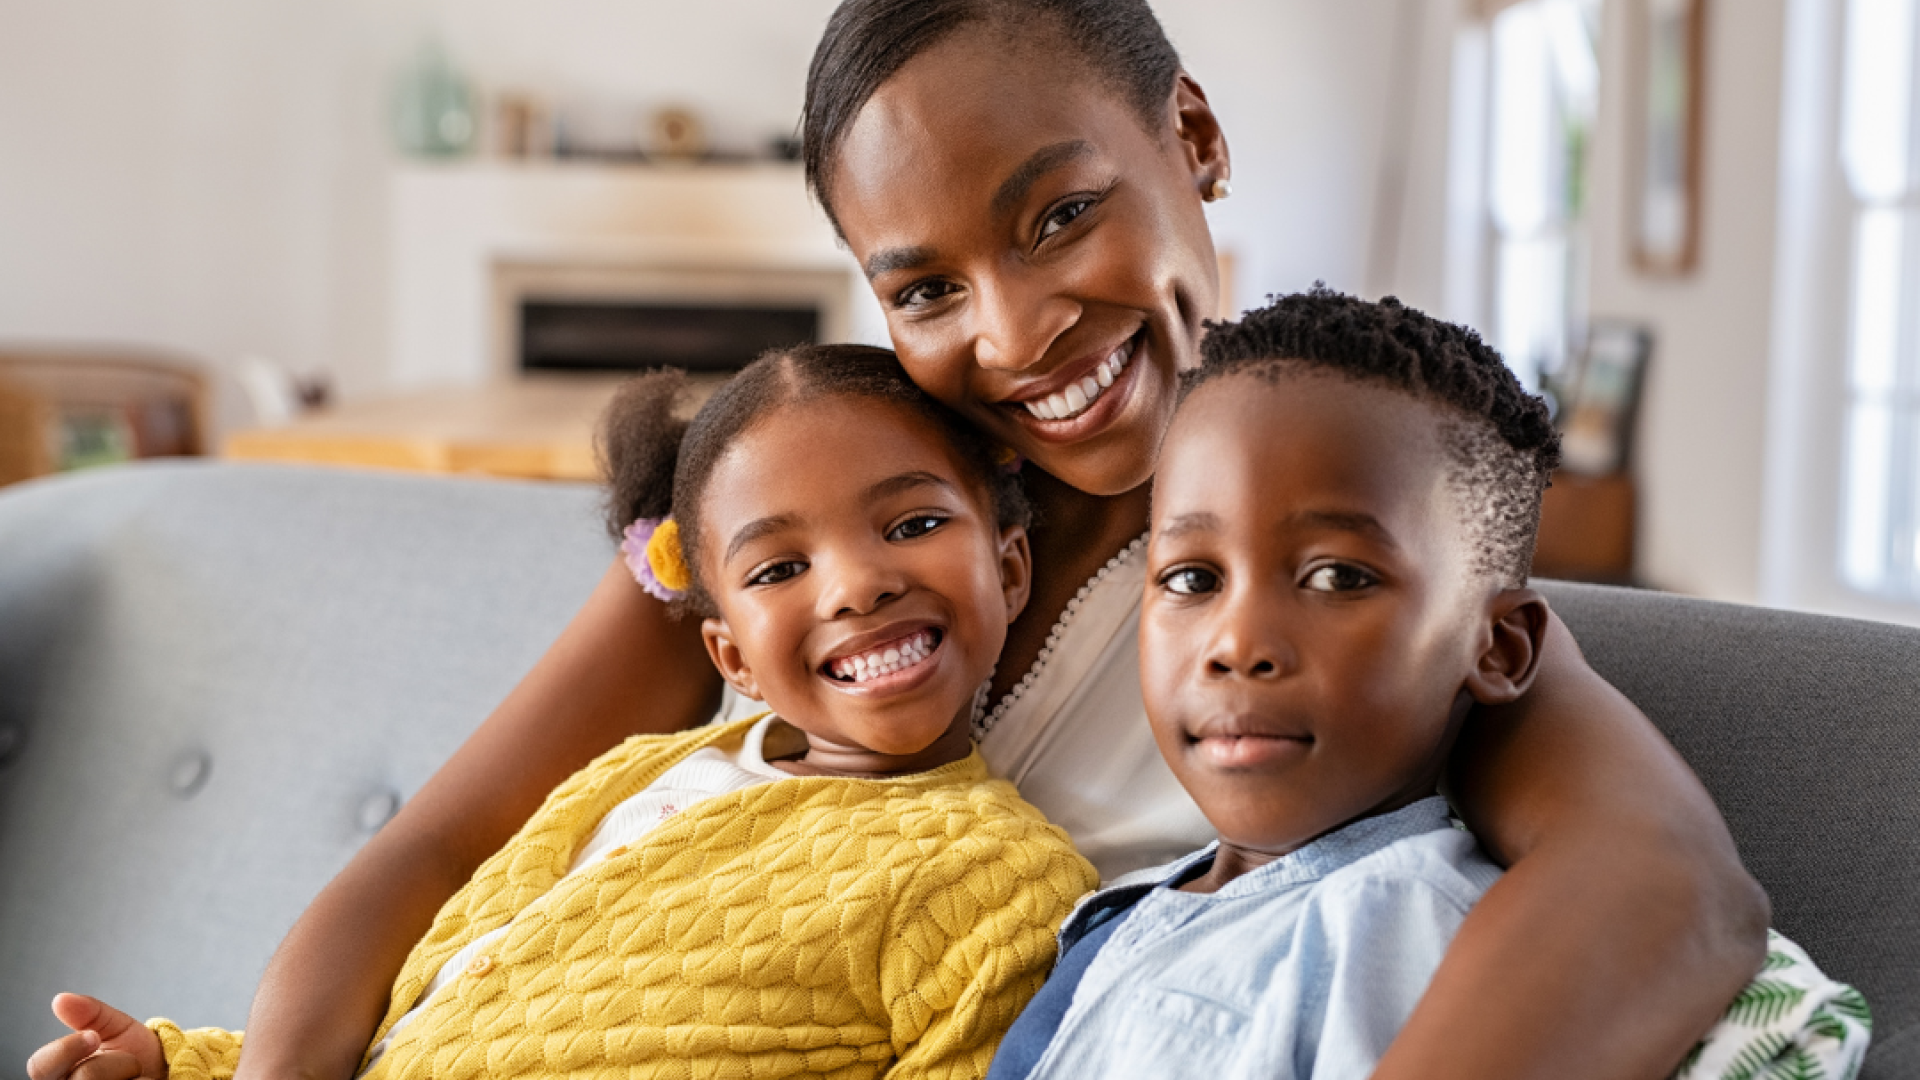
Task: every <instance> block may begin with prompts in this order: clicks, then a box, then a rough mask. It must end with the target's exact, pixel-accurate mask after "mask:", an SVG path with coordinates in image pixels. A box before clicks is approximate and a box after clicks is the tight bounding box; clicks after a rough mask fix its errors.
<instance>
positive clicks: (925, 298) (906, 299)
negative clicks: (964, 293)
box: [893, 278, 958, 309]
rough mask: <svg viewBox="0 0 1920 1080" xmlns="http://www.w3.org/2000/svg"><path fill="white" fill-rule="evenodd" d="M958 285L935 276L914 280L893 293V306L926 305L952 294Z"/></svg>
mask: <svg viewBox="0 0 1920 1080" xmlns="http://www.w3.org/2000/svg"><path fill="white" fill-rule="evenodd" d="M957 289H958V286H956V285H954V283H953V282H951V281H941V280H939V279H937V278H935V279H931V280H928V281H916V282H914V283H913V284H911V285H909V286H907V287H906V288H904V289H902V290H900V291H899V292H898V293H895V294H894V297H893V306H894V307H897V308H909V309H911V308H917V307H926V306H927V305H929V304H932V303H934V302H935V301H938V300H944V299H946V298H947V297H948V296H950V295H952V294H953V293H954V292H955V291H956V290H957Z"/></svg>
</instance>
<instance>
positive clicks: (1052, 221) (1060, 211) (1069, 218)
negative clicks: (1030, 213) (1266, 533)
mask: <svg viewBox="0 0 1920 1080" xmlns="http://www.w3.org/2000/svg"><path fill="white" fill-rule="evenodd" d="M1092 208H1093V200H1092V199H1085V198H1082V199H1073V200H1070V201H1068V202H1065V203H1062V204H1060V205H1059V206H1056V207H1054V208H1053V209H1052V210H1051V211H1049V212H1048V214H1047V216H1046V217H1044V218H1042V219H1041V220H1040V239H1042V240H1045V239H1046V238H1047V237H1049V236H1052V235H1053V234H1054V233H1057V232H1059V231H1060V230H1061V229H1064V228H1066V227H1067V226H1069V225H1071V224H1073V222H1074V219H1075V218H1078V217H1079V216H1080V215H1081V214H1084V213H1086V212H1087V211H1088V210H1091V209H1092Z"/></svg>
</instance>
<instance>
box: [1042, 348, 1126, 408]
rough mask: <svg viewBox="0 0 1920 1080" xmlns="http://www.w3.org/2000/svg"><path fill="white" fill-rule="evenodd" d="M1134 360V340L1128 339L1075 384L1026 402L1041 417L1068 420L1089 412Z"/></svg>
mask: <svg viewBox="0 0 1920 1080" xmlns="http://www.w3.org/2000/svg"><path fill="white" fill-rule="evenodd" d="M1132 359H1133V343H1132V342H1128V343H1127V344H1125V345H1122V346H1121V347H1119V348H1118V349H1115V350H1113V355H1111V356H1109V357H1107V358H1106V360H1104V361H1102V362H1101V364H1100V366H1099V367H1097V368H1094V369H1093V374H1091V375H1088V376H1086V377H1084V378H1082V379H1081V380H1080V381H1079V382H1077V383H1073V384H1072V385H1070V386H1068V387H1067V388H1066V389H1065V390H1062V391H1060V392H1059V393H1057V394H1049V395H1047V396H1046V397H1044V398H1042V399H1040V400H1039V401H1028V402H1025V403H1024V404H1025V405H1026V407H1027V411H1028V412H1029V413H1032V414H1033V416H1034V417H1035V418H1037V419H1040V420H1066V419H1069V418H1071V417H1074V416H1078V415H1079V414H1081V413H1083V412H1085V411H1086V409H1087V407H1088V406H1089V405H1092V404H1093V403H1094V402H1096V401H1099V400H1100V395H1101V394H1102V393H1104V392H1105V391H1106V389H1107V388H1108V387H1110V386H1112V385H1113V381H1114V380H1115V379H1117V378H1119V377H1120V373H1121V372H1123V371H1125V370H1127V364H1128V363H1129V362H1131V361H1132Z"/></svg>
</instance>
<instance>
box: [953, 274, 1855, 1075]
mask: <svg viewBox="0 0 1920 1080" xmlns="http://www.w3.org/2000/svg"><path fill="white" fill-rule="evenodd" d="M1203 351H1204V360H1203V363H1202V366H1201V367H1200V368H1199V369H1198V370H1196V371H1193V372H1190V373H1188V374H1187V376H1186V377H1185V379H1184V381H1183V384H1182V387H1181V390H1182V404H1181V407H1180V410H1179V412H1178V413H1177V415H1176V417H1175V419H1174V422H1173V425H1172V427H1171V428H1170V429H1169V431H1168V434H1167V438H1166V443H1165V446H1164V449H1163V453H1162V458H1161V463H1160V470H1159V473H1158V476H1157V479H1156V483H1155V489H1154V507H1153V519H1152V533H1151V541H1150V544H1151V547H1150V550H1149V555H1148V566H1147V594H1146V599H1145V602H1144V604H1143V606H1142V609H1141V623H1140V650H1141V673H1142V680H1143V684H1144V691H1145V698H1146V705H1147V713H1148V716H1149V718H1150V720H1151V723H1152V725H1153V730H1154V735H1155V738H1156V739H1157V740H1158V742H1159V745H1160V750H1161V752H1162V753H1163V754H1164V755H1165V756H1166V759H1167V761H1168V762H1169V764H1170V765H1171V766H1172V768H1173V771H1174V773H1175V774H1176V775H1177V776H1178V777H1179V779H1180V781H1181V783H1182V784H1183V785H1185V787H1186V789H1187V791H1188V792H1189V793H1190V794H1191V795H1192V796H1193V798H1194V800H1195V801H1196V802H1197V803H1198V804H1199V806H1200V808H1201V810H1202V811H1203V812H1204V813H1205V814H1206V815H1207V818H1208V819H1209V820H1210V821H1211V822H1212V823H1213V825H1214V827H1215V828H1216V829H1218V830H1219V833H1220V839H1219V842H1218V843H1217V844H1215V845H1213V846H1212V847H1209V848H1207V849H1206V850H1204V851H1201V852H1197V853H1195V854H1194V855H1191V856H1188V857H1187V858H1185V859H1182V860H1180V861H1178V862H1175V863H1173V864H1171V865H1170V866H1167V867H1162V868H1159V869H1156V870H1147V871H1142V872H1140V873H1138V874H1134V875H1130V876H1129V877H1127V878H1123V879H1121V880H1119V881H1117V882H1115V883H1114V884H1113V885H1112V886H1110V887H1109V888H1107V889H1106V890H1104V891H1102V892H1100V893H1098V894H1096V895H1095V896H1094V897H1093V898H1091V899H1090V900H1089V901H1086V902H1084V903H1083V904H1082V905H1081V907H1080V908H1079V909H1078V910H1077V911H1076V912H1075V914H1074V915H1073V916H1072V917H1071V918H1069V920H1068V922H1067V924H1066V926H1065V927H1064V928H1063V930H1062V932H1061V959H1060V961H1059V963H1058V966H1057V967H1056V968H1055V971H1054V974H1053V977H1052V979H1051V980H1050V981H1049V982H1048V984H1047V985H1046V987H1045V988H1044V989H1043V990H1042V991H1041V993H1040V995H1039V996H1037V997H1036V998H1035V999H1034V1000H1033V1002H1032V1003H1031V1004H1030V1005H1029V1006H1028V1008H1027V1010H1026V1012H1025V1013H1023V1014H1022V1016H1021V1017H1020V1019H1019V1020H1018V1021H1017V1022H1016V1023H1015V1025H1014V1027H1013V1029H1012V1031H1011V1032H1010V1033H1009V1034H1008V1037H1007V1039H1006V1041H1005V1042H1004V1043H1003V1044H1002V1046H1001V1050H1000V1053H999V1055H998V1057H997V1058H996V1059H995V1061H994V1068H993V1071H992V1073H991V1080H1021V1078H1028V1077H1031V1078H1034V1080H1039V1078H1043V1077H1046V1078H1051V1077H1084V1076H1099V1077H1103V1078H1108V1080H1115V1078H1125V1077H1168V1076H1194V1077H1205V1078H1206V1080H1237V1078H1240V1077H1247V1078H1252V1077H1262V1078H1273V1077H1307V1076H1312V1077H1316V1078H1326V1077H1355V1078H1359V1077H1365V1076H1367V1075H1369V1074H1370V1073H1371V1072H1372V1071H1373V1069H1374V1066H1375V1064H1376V1063H1377V1062H1378V1061H1379V1059H1380V1057H1381V1055H1382V1054H1383V1053H1384V1052H1385V1050H1386V1048H1387V1045H1388V1044H1389V1043H1390V1042H1391V1041H1392V1039H1393V1037H1394V1035H1395V1033H1396V1032H1398V1031H1399V1029H1400V1027H1401V1026H1402V1025H1404V1024H1405V1023H1406V1022H1407V1019H1408V1017H1409V1015H1410V1014H1411V1013H1412V1011H1413V1008H1414V1005H1415V1003H1416V1002H1417V1001H1418V1000H1419V998H1420V996H1421V994H1422V993H1423V992H1424V991H1425V989H1426V986H1427V983H1428V981H1429V980H1430V979H1431V978H1432V975H1433V973H1434V970H1435V969H1436V968H1437V967H1438V965H1439V962H1440V958H1441V955H1442V954H1443V953H1444V952H1445V950H1446V948H1447V944H1448V942H1449V940H1450V939H1451V938H1452V937H1453V935H1454V933H1455V931H1456V930H1457V929H1458V928H1459V926H1460V924H1461V922H1462V920H1463V919H1464V918H1465V916H1466V913H1467V910H1468V909H1469V908H1470V907H1471V906H1472V905H1473V904H1474V902H1475V901H1476V900H1477V899H1478V898H1479V896H1480V895H1481V893H1483V892H1484V891H1486V889H1487V888H1488V887H1489V886H1491V885H1492V884H1493V882H1494V881H1495V879H1496V878H1497V877H1498V876H1499V870H1498V869H1497V868H1496V867H1495V866H1494V865H1493V864H1492V863H1491V862H1489V861H1488V860H1487V858H1486V857H1485V856H1484V855H1483V854H1482V853H1481V852H1480V851H1479V850H1478V848H1477V847H1476V846H1475V844H1474V840H1473V837H1472V836H1470V835H1469V834H1467V833H1466V832H1464V831H1462V830H1460V829H1457V828H1455V827H1453V826H1452V825H1451V824H1450V822H1449V818H1448V811H1447V804H1446V802H1445V801H1444V800H1443V799H1441V798H1440V797H1439V796H1438V791H1437V785H1438V783H1439V780H1440V776H1441V772H1442V769H1443V766H1444V764H1445V762H1446V759H1447V754H1448V751H1449V749H1450V747H1451V746H1452V743H1453V741H1454V738H1455V735H1456V734H1457V732H1458V730H1459V727H1460V724H1461V722H1462V720H1463V719H1464V718H1465V716H1466V714H1467V712H1468V710H1469V709H1470V708H1471V707H1472V706H1473V705H1474V704H1475V703H1476V702H1477V703H1481V704H1495V703H1500V702H1506V701H1511V700H1513V699H1514V698H1515V697H1518V696H1519V695H1520V694H1522V693H1524V692H1525V691H1526V689H1527V687H1528V684H1529V683H1530V682H1531V681H1532V679H1533V676H1534V671H1535V665H1536V660H1537V657H1538V655H1539V652H1540V647H1541V642H1542V638H1543V635H1544V632H1545V630H1546V626H1547V606H1546V603H1545V601H1544V600H1542V599H1541V597H1540V596H1539V594H1537V593H1535V592H1533V591H1532V590H1530V589H1527V588H1526V587H1525V585H1526V581H1527V573H1528V568H1529V564H1530V562H1531V560H1532V553H1533V542H1534V534H1535V530H1536V527H1537V523H1538V519H1539V510H1540V495H1541V492H1542V491H1543V490H1544V489H1545V487H1546V485H1547V479H1548V475H1549V473H1550V472H1551V470H1552V469H1553V467H1554V465H1555V463H1556V461H1557V459H1558V439H1557V437H1556V436H1555V434H1554V431H1553V428H1552V426H1551V424H1550V423H1549V420H1548V416H1547V412H1546V409H1545V407H1544V406H1543V405H1542V404H1541V403H1540V402H1539V400H1538V399H1535V398H1533V397H1530V396H1529V395H1527V394H1526V393H1525V392H1524V391H1523V390H1521V388H1520V386H1519V384H1518V383H1517V382H1516V381H1515V380H1514V378H1513V377H1512V375H1510V374H1509V373H1508V372H1507V370H1506V368H1505V367H1504V366H1503V365H1502V364H1501V362H1500V359H1499V357H1498V356H1497V355H1496V354H1495V353H1494V352H1493V351H1492V350H1491V349H1489V348H1487V347H1486V346H1485V345H1483V344H1482V343H1481V342H1480V341H1479V339H1478V338H1477V337H1475V336H1474V335H1473V334H1472V333H1471V332H1469V331H1465V330H1462V329H1460V328H1457V327H1453V326H1449V325H1446V324H1443V323H1439V322H1436V321H1435V320H1432V319H1429V318H1427V317H1425V316H1423V315H1421V314H1419V313H1418V312H1414V311H1411V310H1409V309H1407V308H1405V307H1403V306H1401V305H1400V304H1398V303H1397V302H1395V301H1392V300H1388V301H1385V302H1383V303H1380V304H1370V303H1364V302H1362V301H1358V300H1354V299H1351V298H1348V297H1343V296H1339V295H1336V294H1333V293H1330V292H1328V291H1326V290H1324V289H1321V290H1316V291H1314V292H1312V293H1309V294H1305V295H1298V296H1289V297H1285V298H1282V299H1280V300H1278V301H1276V302H1274V303H1273V304H1272V305H1270V306H1269V307H1267V308H1266V309H1264V310H1261V311H1256V312H1253V313H1250V314H1249V315H1248V316H1247V317H1246V318H1245V319H1244V320H1243V321H1241V322H1240V323H1238V324H1233V325H1227V326H1222V327H1216V328H1215V329H1214V330H1213V332H1212V334H1211V335H1210V336H1209V337H1208V339H1207V340H1206V343H1205V345H1204V346H1203ZM1776 949H1786V950H1792V952H1793V953H1794V954H1797V955H1795V956H1793V957H1783V958H1785V959H1790V960H1793V961H1798V960H1803V959H1804V955H1803V954H1798V950H1797V949H1795V948H1794V947H1793V946H1791V945H1790V944H1787V943H1785V942H1784V941H1777V943H1776ZM1769 963H1770V966H1777V965H1773V958H1770V960H1769ZM1805 970H1807V971H1811V970H1812V969H1811V965H1810V964H1808V965H1806V968H1805ZM1812 976H1813V977H1814V978H1817V977H1818V973H1817V972H1812ZM1822 993H1824V994H1825V995H1826V996H1825V997H1819V996H1818V995H1816V994H1815V993H1813V992H1810V991H1803V992H1801V996H1800V997H1797V998H1795V1003H1796V1005H1795V1012H1796V1014H1799V1013H1802V1012H1810V1010H1812V1009H1813V1008H1814V1007H1815V1006H1816V1005H1817V1004H1819V1003H1820V1002H1822V1001H1825V1002H1828V1003H1831V1004H1834V1005H1835V1010H1832V1011H1831V1012H1832V1014H1833V1015H1832V1018H1833V1020H1834V1023H1835V1024H1836V1025H1839V1024H1842V1022H1843V1021H1849V1017H1850V1014H1848V1013H1847V1012H1846V1010H1847V1008H1851V1007H1852V1006H1853V1005H1854V1004H1855V1003H1858V995H1857V994H1853V992H1852V991H1851V990H1849V989H1847V988H1844V987H1839V986H1838V985H1837V984H1830V983H1829V984H1825V988H1824V989H1823V990H1822ZM1845 995H1852V996H1851V998H1846V997H1845ZM1857 1012H1858V1013H1859V1014H1860V1015H1861V1016H1864V1003H1859V1004H1858V1009H1857ZM1780 1019H1787V1018H1785V1017H1781V1018H1780ZM1800 1024H1808V1025H1809V1026H1808V1030H1809V1031H1811V1030H1812V1027H1813V1025H1812V1024H1811V1023H1810V1021H1809V1019H1808V1017H1806V1016H1799V1017H1798V1018H1797V1019H1794V1020H1793V1021H1792V1023H1790V1024H1788V1025H1787V1026H1786V1028H1785V1029H1786V1030H1788V1031H1792V1030H1794V1028H1795V1027H1796V1026H1798V1025H1800ZM1830 1030H1831V1029H1830ZM1807 1037H1808V1038H1809V1039H1812V1040H1814V1041H1816V1042H1819V1041H1820V1038H1819V1037H1817V1036H1814V1035H1808V1036H1807ZM1716 1038H1717V1041H1716V1043H1715V1044H1714V1045H1715V1048H1716V1049H1719V1050H1726V1051H1727V1052H1728V1053H1733V1052H1737V1051H1739V1050H1741V1049H1743V1047H1742V1043H1743V1042H1744V1040H1741V1039H1738V1038H1735V1037H1732V1036H1729V1037H1728V1038H1726V1039H1718V1037H1717V1036H1716ZM1779 1042H1780V1044H1779V1045H1774V1046H1773V1047H1772V1050H1771V1051H1770V1052H1769V1053H1770V1054H1772V1053H1779V1052H1785V1051H1786V1050H1787V1043H1788V1040H1787V1039H1786V1038H1781V1039H1780V1041H1779ZM1865 1042H1866V1040H1865V1029H1864V1027H1863V1026H1861V1025H1860V1024H1859V1023H1857V1022H1855V1023H1853V1025H1852V1027H1851V1028H1850V1029H1848V1030H1845V1031H1842V1032H1841V1034H1840V1037H1838V1038H1826V1039H1825V1040H1824V1042H1821V1046H1820V1049H1822V1050H1823V1051H1825V1053H1823V1055H1822V1063H1824V1064H1826V1065H1827V1066H1829V1067H1828V1069H1827V1071H1826V1072H1825V1073H1824V1075H1828V1076H1844V1075H1849V1074H1850V1071H1851V1069H1852V1068H1857V1067H1858V1062H1859V1060H1860V1057H1861V1055H1863V1054H1864V1051H1865ZM1801 1049H1804V1047H1801ZM1709 1056H1711V1055H1709ZM1695 1057H1696V1059H1698V1058H1700V1057H1701V1054H1700V1053H1699V1052H1698V1051H1696V1054H1695ZM1701 1064H1704V1063H1703V1062H1701V1061H1698V1060H1696V1061H1691V1062H1689V1063H1688V1067H1689V1068H1692V1067H1696V1066H1699V1065H1701ZM1701 1075H1718V1070H1716V1071H1715V1072H1714V1073H1711V1074H1701Z"/></svg>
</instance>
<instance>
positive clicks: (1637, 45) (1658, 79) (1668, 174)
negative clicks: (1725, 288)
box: [1628, 0, 1707, 274]
mask: <svg viewBox="0 0 1920 1080" xmlns="http://www.w3.org/2000/svg"><path fill="white" fill-rule="evenodd" d="M1632 7H1633V9H1634V16H1635V18H1634V19H1633V23H1634V25H1633V30H1632V33H1633V36H1634V41H1633V45H1634V48H1633V50H1632V52H1633V56H1634V58H1635V61H1636V65H1635V66H1636V68H1637V71H1636V73H1635V83H1636V89H1637V95H1636V100H1635V102H1634V106H1633V117H1634V121H1635V123H1634V130H1633V143H1634V149H1635V154H1634V156H1633V164H1632V168H1633V170H1634V175H1633V178H1632V184H1631V190H1632V191H1633V192H1634V194H1635V199H1634V202H1633V206H1632V208H1631V213H1630V214H1629V217H1628V220H1629V222H1630V226H1629V227H1630V229H1631V230H1632V236H1631V248H1632V251H1633V261H1634V265H1635V266H1636V267H1637V268H1638V269H1639V270H1640V271H1641V272H1643V273H1648V274H1685V273H1688V272H1690V271H1692V270H1693V269H1694V267H1695V266H1696V265H1698V263H1699V258H1700V214H1701V207H1700V167H1701V131H1700V125H1701V117H1702V115H1703V110H1702V107H1701V106H1702V98H1703V96H1704V90H1705V79H1704V71H1703V68H1704V65H1705V57H1706V33H1707V10H1706V9H1707V0H1633V3H1632Z"/></svg>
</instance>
